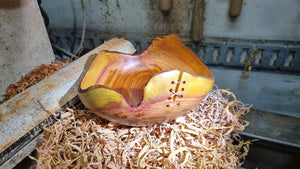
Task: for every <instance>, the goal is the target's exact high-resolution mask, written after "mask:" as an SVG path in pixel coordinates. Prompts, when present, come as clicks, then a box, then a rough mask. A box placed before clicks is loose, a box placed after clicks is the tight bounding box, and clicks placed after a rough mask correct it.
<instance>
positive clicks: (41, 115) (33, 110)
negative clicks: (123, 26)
mask: <svg viewBox="0 0 300 169" xmlns="http://www.w3.org/2000/svg"><path fill="white" fill-rule="evenodd" d="M114 40H115V41H113V40H110V41H108V42H106V43H104V44H102V45H101V46H99V47H97V48H96V49H94V50H92V51H90V52H89V53H87V54H86V55H84V56H82V57H81V58H79V59H77V60H76V61H74V62H72V63H70V64H69V65H67V66H65V67H64V68H62V69H60V70H59V71H57V72H56V73H54V74H52V75H51V76H49V77H48V78H46V79H44V80H42V81H40V82H39V83H37V84H35V85H34V86H32V87H30V88H28V89H27V90H25V91H24V92H22V93H20V94H18V95H16V96H15V97H13V98H11V99H10V100H8V101H6V102H5V103H3V104H2V105H0V117H1V118H0V138H1V139H0V146H1V147H0V152H1V157H4V156H5V154H3V152H4V151H5V150H7V149H8V148H9V147H10V146H11V145H12V144H13V143H15V142H16V141H18V140H19V139H20V138H21V137H22V136H24V135H25V134H28V133H31V132H29V131H32V129H35V127H36V126H37V125H40V124H42V126H43V125H44V124H43V122H44V120H45V119H46V118H48V117H49V116H51V115H52V114H53V113H54V112H55V111H56V110H58V109H59V108H60V107H62V106H63V105H65V104H66V103H67V102H68V101H70V100H71V99H72V98H74V97H75V96H76V95H77V89H78V84H79V81H80V80H81V76H82V74H83V72H84V71H85V70H86V68H87V67H89V65H90V63H91V61H92V60H93V59H94V57H95V56H96V54H97V53H99V52H100V51H101V50H112V51H120V52H126V51H127V53H134V52H135V49H134V47H133V46H132V44H131V43H130V42H128V41H125V40H124V39H121V40H120V39H114ZM116 41H117V42H116ZM112 42H114V43H112ZM115 42H116V43H115ZM128 51H130V52H128ZM37 132H38V131H33V133H37ZM26 137H29V138H30V137H35V134H32V135H29V136H26ZM16 151H17V150H16ZM1 160H2V163H3V162H5V160H4V161H3V159H1ZM0 165H1V164H0Z"/></svg>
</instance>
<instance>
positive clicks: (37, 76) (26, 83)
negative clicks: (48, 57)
mask: <svg viewBox="0 0 300 169" xmlns="http://www.w3.org/2000/svg"><path fill="white" fill-rule="evenodd" d="M68 63H69V60H67V61H66V62H61V61H56V62H53V63H51V64H42V65H40V66H38V67H36V68H35V69H34V70H32V71H31V72H30V73H28V74H26V75H25V76H23V77H22V78H21V79H20V80H19V81H17V82H16V83H14V84H10V85H9V86H8V87H7V89H6V93H5V94H4V95H3V96H4V97H5V98H4V99H3V100H2V101H0V104H2V103H4V102H5V101H7V100H9V99H10V98H12V97H14V96H15V95H17V94H19V93H21V92H22V91H24V90H25V89H27V88H29V87H30V86H32V85H34V84H36V83H38V82H39V81H41V80H43V79H44V78H46V77H48V76H50V75H51V74H53V73H54V72H56V71H57V70H59V69H61V68H62V67H64V66H65V65H67V64H68Z"/></svg>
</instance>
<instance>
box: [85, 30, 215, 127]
mask: <svg viewBox="0 0 300 169" xmlns="http://www.w3.org/2000/svg"><path fill="white" fill-rule="evenodd" d="M213 84H214V76H213V74H212V72H211V71H210V70H209V69H208V67H207V66H206V65H205V64H203V63H202V62H201V61H200V60H199V59H198V58H197V56H196V55H195V54H194V53H193V52H192V51H191V50H189V49H188V48H187V47H185V46H184V44H183V43H182V42H181V40H180V39H179V38H178V37H177V36H176V35H169V36H163V37H158V38H155V39H154V40H153V41H152V43H151V45H150V46H149V47H148V48H147V50H145V51H144V52H143V53H141V54H140V55H130V54H124V53H118V52H108V51H102V52H100V53H99V54H98V56H97V57H96V59H95V60H94V61H93V63H92V65H91V66H90V68H89V69H88V71H87V72H86V74H85V76H84V78H83V80H82V81H81V83H80V86H79V98H80V100H81V101H82V103H83V104H84V105H85V106H86V107H87V108H88V109H89V110H90V111H92V112H93V113H95V114H97V115H99V116H101V117H102V118H104V119H107V120H109V121H111V122H114V123H118V124H122V125H130V126H145V125H152V124H156V123H162V122H166V121H170V120H173V119H175V118H176V117H178V116H181V115H184V114H185V113H186V112H187V111H189V110H191V109H192V108H194V107H195V106H196V105H197V104H198V103H199V102H201V101H202V100H203V99H204V98H205V96H206V95H207V94H208V93H209V91H210V90H211V88H212V86H213Z"/></svg>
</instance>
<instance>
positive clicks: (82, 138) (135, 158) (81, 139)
mask: <svg viewBox="0 0 300 169" xmlns="http://www.w3.org/2000/svg"><path fill="white" fill-rule="evenodd" d="M249 109H250V107H249V106H245V105H244V104H243V103H242V102H240V101H238V100H236V97H235V96H234V94H233V93H231V92H229V91H227V90H221V89H214V90H213V91H212V92H210V93H209V94H208V96H207V97H206V99H205V100H204V101H202V102H201V103H200V104H199V105H197V106H196V108H194V109H193V110H191V111H190V112H188V113H187V114H186V116H181V117H178V118H177V119H176V120H174V121H171V122H168V123H162V124H157V125H153V126H147V127H129V126H121V125H118V124H113V123H110V122H108V121H106V120H103V119H101V118H100V117H98V116H96V115H94V114H93V113H91V112H89V111H88V110H86V109H76V108H67V109H66V110H65V111H62V112H61V119H60V120H58V121H56V122H55V123H54V124H53V125H51V126H49V127H47V128H45V130H44V131H45V133H44V135H43V136H42V138H41V140H42V144H41V146H40V147H38V149H37V151H38V159H35V160H37V167H38V168H209V169H213V168H216V169H219V168H223V169H226V168H237V167H239V166H241V165H242V163H243V161H244V160H245V157H246V155H247V153H248V150H249V145H250V142H249V141H244V140H242V139H241V138H240V137H239V136H238V135H236V134H234V132H233V130H239V131H243V130H244V128H245V126H247V125H248V122H247V121H245V120H243V119H242V117H243V115H245V114H246V113H247V112H248V111H249Z"/></svg>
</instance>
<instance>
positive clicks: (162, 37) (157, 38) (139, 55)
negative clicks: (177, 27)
mask: <svg viewBox="0 0 300 169" xmlns="http://www.w3.org/2000/svg"><path fill="white" fill-rule="evenodd" d="M167 36H174V37H176V38H178V36H176V35H175V34H171V35H165V36H159V37H156V38H154V39H153V40H152V41H151V43H150V44H149V45H148V46H147V48H146V49H145V50H144V51H143V52H141V53H139V54H128V53H122V52H118V51H109V50H102V51H101V52H107V53H115V54H122V55H127V56H131V57H141V56H143V54H144V53H145V52H147V51H148V49H149V48H151V47H152V45H153V43H154V42H155V41H158V40H159V39H165V38H166V37H167ZM179 40H180V39H179ZM180 41H181V40H180ZM101 52H100V53H101ZM100 53H99V54H100Z"/></svg>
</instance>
